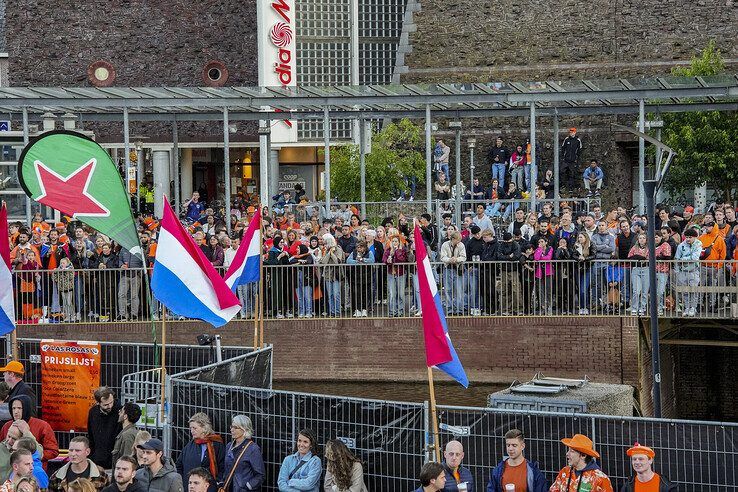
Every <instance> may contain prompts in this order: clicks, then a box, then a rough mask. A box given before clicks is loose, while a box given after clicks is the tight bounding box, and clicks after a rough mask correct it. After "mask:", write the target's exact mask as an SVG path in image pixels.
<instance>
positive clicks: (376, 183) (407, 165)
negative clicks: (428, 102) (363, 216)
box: [331, 119, 425, 202]
mask: <svg viewBox="0 0 738 492" xmlns="http://www.w3.org/2000/svg"><path fill="white" fill-rule="evenodd" d="M422 148H423V138H422V136H421V130H420V128H419V127H418V126H417V125H415V124H413V123H412V122H411V121H410V120H408V119H403V120H400V121H399V122H397V123H391V124H389V125H387V126H385V127H384V128H383V129H382V131H381V132H379V133H377V134H375V135H373V136H372V149H371V153H370V154H367V155H366V199H367V201H370V202H382V201H387V200H389V199H391V198H392V193H393V192H396V191H400V190H406V189H407V187H408V186H407V183H406V182H405V177H408V178H410V177H412V176H414V177H415V178H416V179H417V180H418V182H419V183H420V182H422V181H423V179H424V177H425V157H424V156H423V153H422V152H421V149H422ZM360 171H361V170H360V166H359V148H358V146H356V145H344V146H340V147H332V148H331V194H332V195H333V196H335V197H338V199H339V200H340V201H342V202H355V201H359V200H360V199H361V188H360V186H361V175H360Z"/></svg>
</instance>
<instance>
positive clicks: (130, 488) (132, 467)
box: [102, 456, 146, 492]
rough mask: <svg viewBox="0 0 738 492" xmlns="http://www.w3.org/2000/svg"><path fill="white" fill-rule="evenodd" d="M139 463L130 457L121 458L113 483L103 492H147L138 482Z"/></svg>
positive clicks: (116, 466)
mask: <svg viewBox="0 0 738 492" xmlns="http://www.w3.org/2000/svg"><path fill="white" fill-rule="evenodd" d="M137 467H138V463H136V460H134V459H133V458H131V457H130V456H121V457H120V458H118V459H117V460H116V462H115V470H114V471H113V482H112V483H111V484H110V485H108V486H107V487H105V488H104V489H102V492H145V490H146V489H145V488H144V487H143V485H141V483H140V482H139V481H138V480H136V468H137Z"/></svg>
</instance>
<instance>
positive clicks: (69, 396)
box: [41, 340, 100, 432]
mask: <svg viewBox="0 0 738 492" xmlns="http://www.w3.org/2000/svg"><path fill="white" fill-rule="evenodd" d="M99 386H100V344H99V343H94V342H64V341H57V340H42V341H41V414H42V415H43V418H44V420H45V421H47V422H48V423H49V425H51V428H52V429H54V430H55V431H74V432H86V431H87V414H88V412H89V410H90V407H91V406H92V405H94V404H95V398H94V396H93V392H94V391H95V390H96V389H97V388H98V387H99Z"/></svg>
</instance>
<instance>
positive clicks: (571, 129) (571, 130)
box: [569, 126, 577, 133]
mask: <svg viewBox="0 0 738 492" xmlns="http://www.w3.org/2000/svg"><path fill="white" fill-rule="evenodd" d="M569 131H570V132H574V133H576V132H577V129H576V128H574V127H573V126H572V127H571V128H569Z"/></svg>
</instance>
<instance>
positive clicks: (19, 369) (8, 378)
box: [0, 360, 37, 415]
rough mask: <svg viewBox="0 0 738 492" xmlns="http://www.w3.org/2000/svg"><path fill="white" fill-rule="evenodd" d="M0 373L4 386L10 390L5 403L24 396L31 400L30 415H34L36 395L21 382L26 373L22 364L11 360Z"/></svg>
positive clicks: (0, 369)
mask: <svg viewBox="0 0 738 492" xmlns="http://www.w3.org/2000/svg"><path fill="white" fill-rule="evenodd" d="M0 371H2V372H3V380H4V381H5V384H7V385H8V387H9V388H10V394H8V400H7V401H10V399H11V398H15V397H16V396H20V395H26V396H28V397H29V398H30V399H31V415H36V401H37V400H36V393H35V392H34V391H33V389H31V387H30V386H29V385H28V384H26V382H25V381H23V376H24V374H25V373H26V369H25V367H23V364H22V363H21V362H18V361H17V360H11V361H10V362H8V363H7V364H6V365H5V367H2V368H0Z"/></svg>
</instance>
